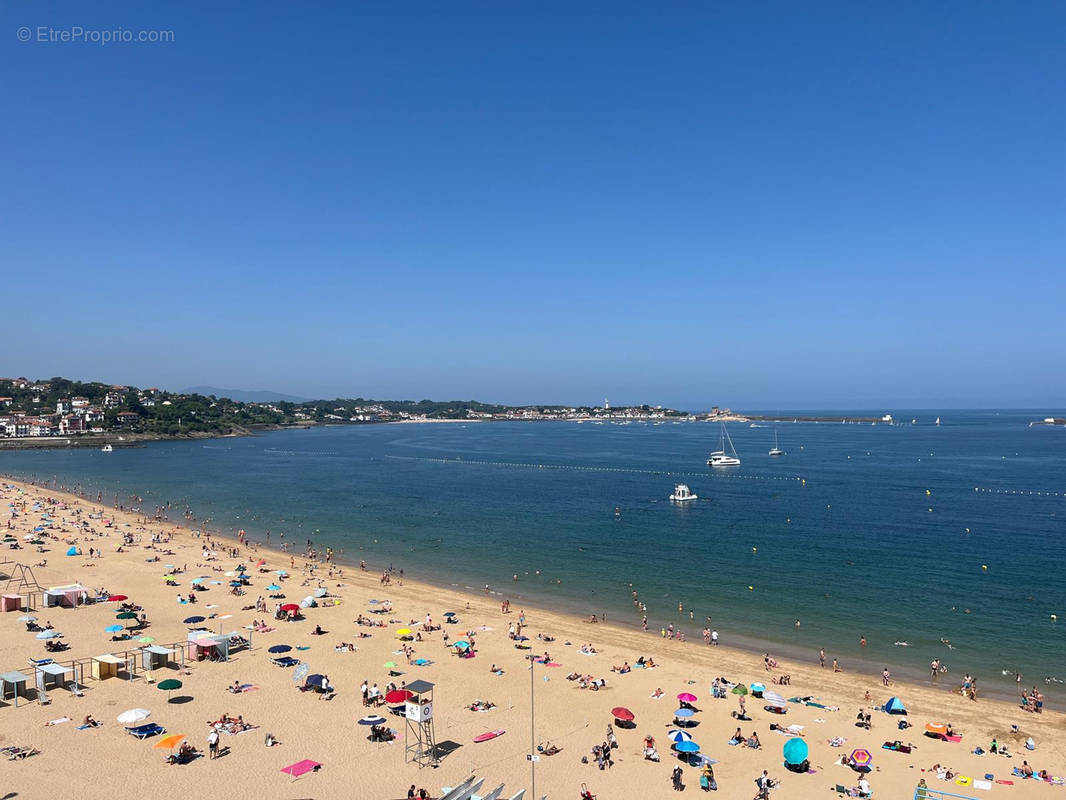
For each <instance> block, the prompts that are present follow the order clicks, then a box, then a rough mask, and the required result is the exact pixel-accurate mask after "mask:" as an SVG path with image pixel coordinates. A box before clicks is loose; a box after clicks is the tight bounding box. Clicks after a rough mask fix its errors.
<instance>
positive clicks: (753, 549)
mask: <svg viewBox="0 0 1066 800" xmlns="http://www.w3.org/2000/svg"><path fill="white" fill-rule="evenodd" d="M751 552H753V553H758V552H759V548H758V547H753V548H751Z"/></svg>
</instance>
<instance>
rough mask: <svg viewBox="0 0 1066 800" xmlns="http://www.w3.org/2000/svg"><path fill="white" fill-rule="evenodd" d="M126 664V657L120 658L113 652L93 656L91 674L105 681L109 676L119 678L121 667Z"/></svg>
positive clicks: (96, 678)
mask: <svg viewBox="0 0 1066 800" xmlns="http://www.w3.org/2000/svg"><path fill="white" fill-rule="evenodd" d="M124 666H126V659H124V658H119V657H118V656H116V655H112V654H111V653H105V654H104V655H102V656H93V658H92V672H91V675H92V677H93V678H94V679H95V680H98V681H105V680H107V679H108V678H117V677H118V671H119V668H120V667H124Z"/></svg>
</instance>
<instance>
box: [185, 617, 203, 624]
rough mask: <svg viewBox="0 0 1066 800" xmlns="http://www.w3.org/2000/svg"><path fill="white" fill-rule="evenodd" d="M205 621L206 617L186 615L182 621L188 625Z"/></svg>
mask: <svg viewBox="0 0 1066 800" xmlns="http://www.w3.org/2000/svg"><path fill="white" fill-rule="evenodd" d="M203 621H204V617H186V618H185V619H184V620H182V622H184V623H185V624H186V625H195V624H196V623H198V622H203Z"/></svg>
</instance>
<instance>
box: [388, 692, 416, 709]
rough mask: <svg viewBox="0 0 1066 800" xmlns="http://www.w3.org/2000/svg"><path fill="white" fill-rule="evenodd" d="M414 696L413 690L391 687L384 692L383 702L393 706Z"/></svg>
mask: <svg viewBox="0 0 1066 800" xmlns="http://www.w3.org/2000/svg"><path fill="white" fill-rule="evenodd" d="M414 696H415V693H414V692H409V691H407V690H406V689H393V690H392V691H391V692H387V693H386V694H385V702H386V703H388V704H389V705H390V706H394V705H397V704H399V703H406V702H407V700H409V699H410V698H412V697H414Z"/></svg>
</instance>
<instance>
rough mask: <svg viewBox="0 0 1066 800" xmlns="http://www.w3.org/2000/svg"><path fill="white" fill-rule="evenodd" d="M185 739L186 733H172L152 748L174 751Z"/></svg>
mask: <svg viewBox="0 0 1066 800" xmlns="http://www.w3.org/2000/svg"><path fill="white" fill-rule="evenodd" d="M184 738H185V734H184V733H171V734H169V735H167V736H164V737H163V738H162V739H160V740H159V741H158V742H156V743H155V744H154V745H152V747H155V748H158V749H160V750H173V749H174V748H175V747H177V746H178V745H179V744H181V742H182V740H183V739H184Z"/></svg>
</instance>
